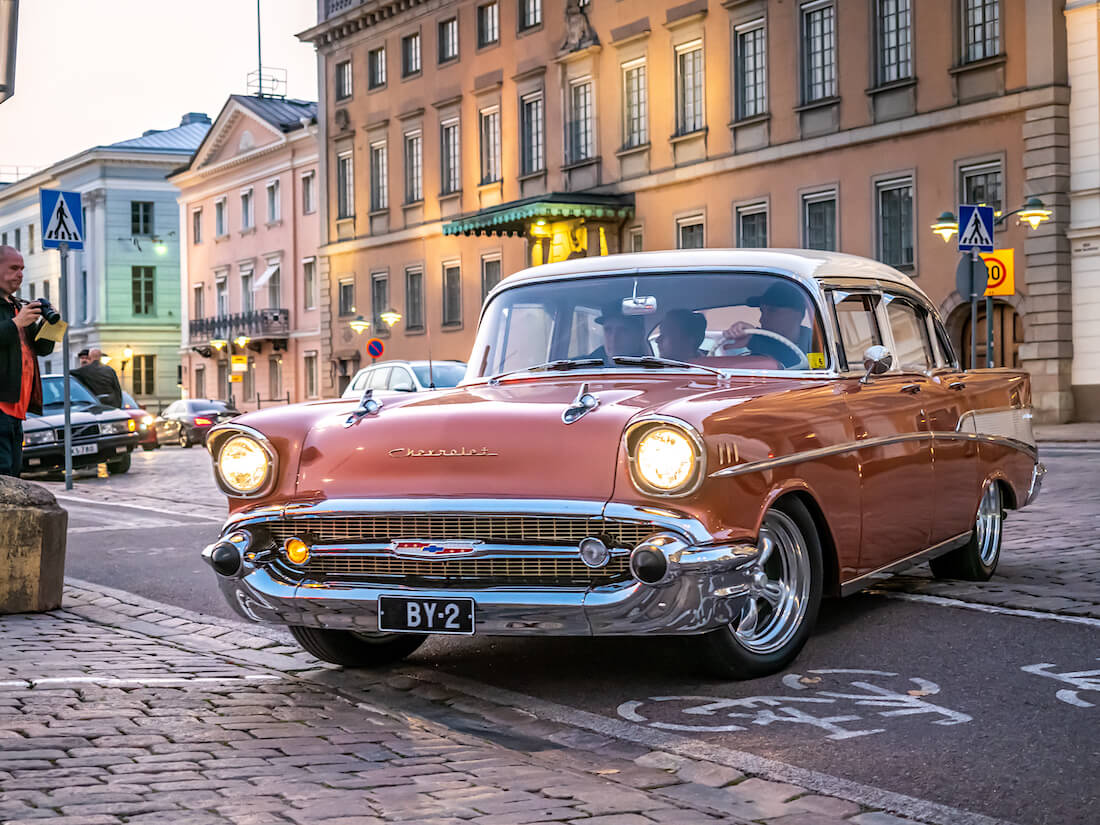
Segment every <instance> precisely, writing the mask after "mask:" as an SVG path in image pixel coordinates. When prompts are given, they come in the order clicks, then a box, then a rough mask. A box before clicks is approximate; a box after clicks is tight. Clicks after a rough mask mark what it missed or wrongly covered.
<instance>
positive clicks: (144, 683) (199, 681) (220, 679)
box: [0, 673, 284, 689]
mask: <svg viewBox="0 0 1100 825" xmlns="http://www.w3.org/2000/svg"><path fill="white" fill-rule="evenodd" d="M283 678H284V677H282V676H276V675H275V674H269V673H249V674H246V675H244V676H143V677H140V678H134V679H119V678H115V677H109V676H45V677H42V678H33V677H32V678H30V679H6V680H3V681H0V688H28V689H33V688H58V687H61V688H63V687H70V686H73V687H75V686H78V685H94V686H96V687H135V688H143V687H173V686H176V685H179V686H187V685H232V684H239V683H240V682H278V681H281V680H282V679H283Z"/></svg>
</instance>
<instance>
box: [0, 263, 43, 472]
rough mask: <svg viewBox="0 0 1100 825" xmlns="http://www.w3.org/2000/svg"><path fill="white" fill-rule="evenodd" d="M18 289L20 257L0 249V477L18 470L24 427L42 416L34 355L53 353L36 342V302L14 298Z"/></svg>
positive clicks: (38, 322) (38, 320)
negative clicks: (33, 415)
mask: <svg viewBox="0 0 1100 825" xmlns="http://www.w3.org/2000/svg"><path fill="white" fill-rule="evenodd" d="M22 285H23V256H22V255H20V254H19V250H18V249H16V248H15V247H13V246H0V475H5V476H18V475H19V471H20V470H22V469H23V421H24V420H25V419H26V417H27V413H28V412H32V413H41V412H42V378H41V377H40V376H39V374H38V359H37V358H36V357H35V356H37V355H49V354H50V353H51V352H53V341H49V340H47V339H45V338H42V339H40V340H35V335H36V334H37V332H38V327H39V326H40V325H41V323H42V308H41V306H40V305H39V303H38V302H37V301H31V302H30V303H29V304H24V303H23V302H22V301H18V300H16V299H15V298H14V295H15V293H16V292H18V291H19V287H21V286H22Z"/></svg>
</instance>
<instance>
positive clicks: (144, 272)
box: [47, 266, 156, 315]
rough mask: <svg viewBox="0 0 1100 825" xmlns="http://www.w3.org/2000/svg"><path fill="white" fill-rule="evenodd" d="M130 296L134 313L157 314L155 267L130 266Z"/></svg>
mask: <svg viewBox="0 0 1100 825" xmlns="http://www.w3.org/2000/svg"><path fill="white" fill-rule="evenodd" d="M47 283H48V282H47ZM130 296H131V298H132V299H133V305H134V315H156V303H155V296H156V281H155V278H154V270H153V267H151V266H132V267H130ZM47 297H49V296H47Z"/></svg>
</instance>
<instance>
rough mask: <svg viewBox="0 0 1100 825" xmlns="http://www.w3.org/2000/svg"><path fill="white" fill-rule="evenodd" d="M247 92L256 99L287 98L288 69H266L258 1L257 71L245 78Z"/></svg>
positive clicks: (258, 1) (258, 2) (258, 0)
mask: <svg viewBox="0 0 1100 825" xmlns="http://www.w3.org/2000/svg"><path fill="white" fill-rule="evenodd" d="M245 83H246V85H247V91H248V94H250V95H255V96H256V97H260V98H263V97H281V98H283V99H285V98H286V69H276V68H273V67H271V66H268V67H267V69H264V52H263V31H262V29H261V27H260V0H256V69H255V71H251V72H249V73H248V76H247V77H246V78H245Z"/></svg>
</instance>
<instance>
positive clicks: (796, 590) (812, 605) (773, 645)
mask: <svg viewBox="0 0 1100 825" xmlns="http://www.w3.org/2000/svg"><path fill="white" fill-rule="evenodd" d="M757 547H759V549H760V556H759V557H758V558H757V561H756V564H755V565H754V566H753V568H752V583H751V584H750V587H749V596H748V598H747V599H746V600H745V603H744V605H743V606H742V608H741V613H740V615H739V616H738V617H737V618H736V619H735V620H734V621H732V622H730V624H728V625H727V626H725V627H722V628H719V629H718V630H714V631H711V632H710V633H707V634H706V635H704V636H703V637H701V640H700V641H701V642H702V644H703V650H704V655H705V656H706V660H707V664H708V665H709V668H710V670H711V671H712V672H713V673H714V674H715V675H716V676H721V677H723V678H728V679H752V678H756V677H758V676H767V675H768V674H771V673H775V672H776V671H778V670H781V669H782V668H784V667H786V666H787V665H788V664H789V663H790V662H791V661H793V660H794V658H795V656H797V655H798V652H799V651H800V650H801V649H802V646H803V645H805V644H806V640H807V639H808V638H809V637H810V633H811V632H812V631H813V626H814V623H815V622H816V621H817V611H818V608H819V607H820V605H821V594H822V589H823V575H824V574H823V567H822V560H821V542H820V540H819V539H818V535H817V530H816V528H815V526H814V521H813V518H812V517H811V516H810V513H809V511H808V510H807V509H806V506H805V505H804V504H802V502H800V501H798V500H797V499H793V498H791V499H787V500H784V501H781V502H779V503H778V504H776V505H775V506H774V507H773V508H772V509H771V510H769V511H768V513H767V514H766V515H765V516H764V521H763V524H761V526H760V537H759V539H758V540H757Z"/></svg>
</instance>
